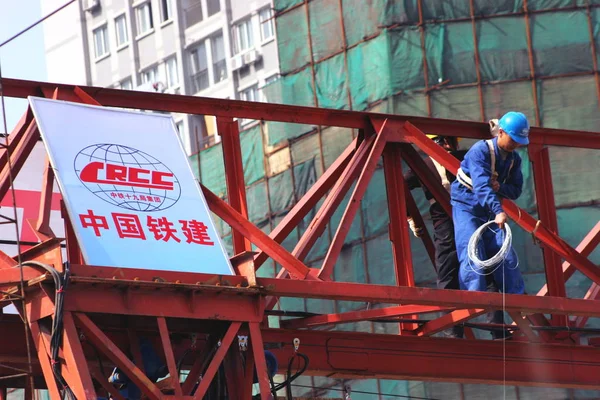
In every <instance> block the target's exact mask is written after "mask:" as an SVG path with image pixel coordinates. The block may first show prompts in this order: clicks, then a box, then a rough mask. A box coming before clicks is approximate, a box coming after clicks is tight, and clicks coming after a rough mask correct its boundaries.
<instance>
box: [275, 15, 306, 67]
mask: <svg viewBox="0 0 600 400" xmlns="http://www.w3.org/2000/svg"><path fill="white" fill-rule="evenodd" d="M275 25H276V28H277V47H278V49H279V60H280V62H279V68H280V70H281V72H282V73H285V72H289V71H294V70H297V69H298V68H301V67H303V66H305V65H307V64H308V63H309V62H310V49H309V46H307V43H306V38H307V37H308V21H307V20H306V12H305V10H304V7H299V8H296V9H294V10H292V11H289V12H287V13H285V14H283V15H282V16H280V17H278V18H276V19H275ZM299 38H302V40H298V39H299Z"/></svg>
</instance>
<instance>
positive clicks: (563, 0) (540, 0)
mask: <svg viewBox="0 0 600 400" xmlns="http://www.w3.org/2000/svg"><path fill="white" fill-rule="evenodd" d="M587 2H588V0H527V7H528V8H529V10H532V11H535V10H548V9H555V8H565V7H573V6H585V5H586V3H587ZM592 3H593V2H592Z"/></svg>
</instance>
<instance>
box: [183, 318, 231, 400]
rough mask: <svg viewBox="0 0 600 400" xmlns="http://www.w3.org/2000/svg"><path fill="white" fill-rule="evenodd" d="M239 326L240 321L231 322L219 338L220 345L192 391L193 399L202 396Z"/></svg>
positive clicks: (197, 399)
mask: <svg viewBox="0 0 600 400" xmlns="http://www.w3.org/2000/svg"><path fill="white" fill-rule="evenodd" d="M240 326H241V323H240V322H232V323H231V325H230V326H229V329H227V332H226V333H225V336H224V337H223V340H221V346H219V348H218V349H217V352H216V353H215V355H214V357H213V359H212V360H211V362H210V364H209V365H208V368H207V369H206V372H205V373H204V374H203V375H202V380H201V381H200V385H198V389H196V393H194V400H200V399H202V398H203V397H204V394H205V393H206V391H207V390H208V387H209V385H210V383H211V382H212V380H213V378H214V376H215V374H216V372H217V370H218V369H219V366H220V365H221V362H222V361H223V358H225V354H227V351H228V350H229V346H231V343H233V339H234V337H235V335H236V333H237V332H238V331H239V329H240Z"/></svg>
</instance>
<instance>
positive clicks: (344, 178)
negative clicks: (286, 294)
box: [266, 135, 376, 310]
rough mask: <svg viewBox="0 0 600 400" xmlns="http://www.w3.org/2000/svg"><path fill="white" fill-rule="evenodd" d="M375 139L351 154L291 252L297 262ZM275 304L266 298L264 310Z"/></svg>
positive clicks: (284, 273) (320, 230)
mask: <svg viewBox="0 0 600 400" xmlns="http://www.w3.org/2000/svg"><path fill="white" fill-rule="evenodd" d="M375 139H376V136H375V135H371V136H370V137H368V138H366V139H364V140H362V142H361V143H360V145H359V146H358V149H357V150H356V152H355V153H354V154H353V156H352V159H351V160H350V162H349V163H348V164H347V165H346V167H345V168H344V172H343V173H342V175H341V176H340V178H339V180H338V181H337V182H336V183H335V185H334V186H333V188H332V189H331V191H330V192H329V194H328V195H327V197H326V198H325V201H324V202H323V204H322V205H321V207H320V208H319V211H317V213H316V214H315V216H314V217H313V220H312V221H311V223H310V225H309V226H308V227H307V228H306V231H305V232H304V233H303V234H302V237H301V238H300V240H298V243H297V244H296V246H295V247H294V250H293V251H292V255H294V256H296V257H298V259H299V260H303V259H304V258H305V257H306V256H307V255H308V253H309V252H310V249H311V248H312V246H313V245H314V244H315V242H316V241H317V239H318V238H319V237H320V236H321V235H322V234H323V232H324V231H325V228H326V227H327V224H328V223H329V222H330V221H331V217H332V215H333V214H334V213H335V210H336V209H337V207H338V206H339V205H340V203H341V202H342V200H344V197H345V195H346V193H347V192H348V190H350V187H351V186H352V183H353V182H354V180H355V179H356V178H357V177H358V174H359V173H360V170H361V167H362V165H363V164H364V162H365V160H366V159H367V156H368V154H369V151H370V149H371V147H372V146H373V143H374V142H375ZM287 276H288V275H287V271H285V270H281V271H280V272H279V273H278V274H277V278H279V279H283V278H286V277H287ZM276 302H277V299H276V298H272V297H271V298H267V305H266V309H267V310H270V309H272V308H273V307H274V306H275V304H276Z"/></svg>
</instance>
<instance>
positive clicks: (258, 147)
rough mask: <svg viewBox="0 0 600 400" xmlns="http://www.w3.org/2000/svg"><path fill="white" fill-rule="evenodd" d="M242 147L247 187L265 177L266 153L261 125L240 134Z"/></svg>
mask: <svg viewBox="0 0 600 400" xmlns="http://www.w3.org/2000/svg"><path fill="white" fill-rule="evenodd" d="M240 147H241V150H242V165H243V168H244V182H246V185H252V184H253V183H254V182H256V181H258V180H260V179H262V178H264V177H265V166H264V157H265V153H264V149H263V142H262V133H261V130H260V126H259V125H257V126H255V127H253V128H251V129H249V130H247V131H244V132H241V133H240Z"/></svg>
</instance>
